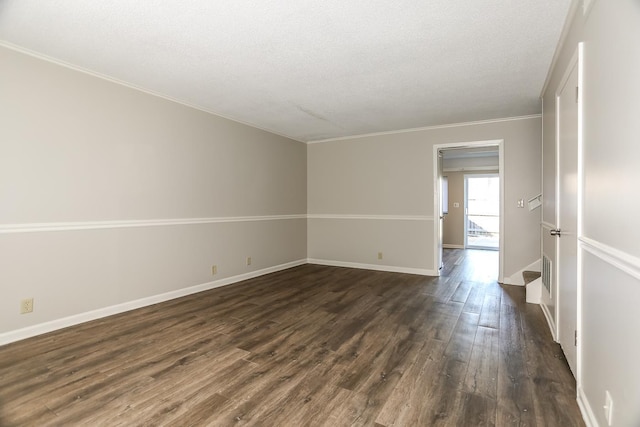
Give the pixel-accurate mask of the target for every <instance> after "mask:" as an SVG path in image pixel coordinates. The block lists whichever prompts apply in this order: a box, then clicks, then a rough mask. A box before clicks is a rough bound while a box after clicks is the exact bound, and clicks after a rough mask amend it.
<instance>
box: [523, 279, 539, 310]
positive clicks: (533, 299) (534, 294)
mask: <svg viewBox="0 0 640 427" xmlns="http://www.w3.org/2000/svg"><path fill="white" fill-rule="evenodd" d="M541 276H542V274H541V273H540V272H539V271H523V272H522V278H523V279H524V285H525V286H526V288H527V302H528V303H531V304H540V298H541V296H542V277H541Z"/></svg>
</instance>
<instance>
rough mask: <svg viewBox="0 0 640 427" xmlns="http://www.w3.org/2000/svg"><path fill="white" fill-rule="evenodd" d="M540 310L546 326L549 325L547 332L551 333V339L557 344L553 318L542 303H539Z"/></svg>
mask: <svg viewBox="0 0 640 427" xmlns="http://www.w3.org/2000/svg"><path fill="white" fill-rule="evenodd" d="M540 308H541V309H542V314H544V317H545V318H546V319H547V325H549V331H550V332H551V337H552V338H553V340H554V341H555V342H558V337H557V335H556V322H554V321H553V317H551V312H550V311H549V307H547V305H546V304H545V303H544V302H541V303H540Z"/></svg>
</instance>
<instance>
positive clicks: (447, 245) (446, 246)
mask: <svg viewBox="0 0 640 427" xmlns="http://www.w3.org/2000/svg"><path fill="white" fill-rule="evenodd" d="M442 247H443V248H444V249H464V245H450V244H448V243H443V244H442Z"/></svg>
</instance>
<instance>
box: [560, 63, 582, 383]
mask: <svg viewBox="0 0 640 427" xmlns="http://www.w3.org/2000/svg"><path fill="white" fill-rule="evenodd" d="M578 59H579V54H576V56H575V57H574V59H573V60H572V61H571V63H570V64H569V66H568V68H567V72H566V73H565V76H564V78H563V79H562V81H561V83H560V85H559V87H558V91H557V92H556V122H557V126H556V131H557V139H556V141H557V144H556V145H557V148H556V149H557V165H556V174H557V186H558V187H557V192H556V198H557V200H556V212H557V216H556V218H557V224H556V225H557V229H558V230H559V233H560V234H559V235H558V236H557V242H556V245H557V250H556V257H557V259H556V262H555V265H556V278H557V279H556V280H557V282H556V287H555V288H556V295H557V304H556V325H557V329H558V330H557V337H558V342H559V343H560V345H561V347H562V350H563V351H564V354H565V356H566V358H567V362H568V363H569V367H570V368H571V371H572V372H573V374H574V376H576V377H577V376H578V375H577V374H578V348H577V345H578V304H579V301H578V235H579V227H578V216H579V215H578V208H579V203H578V201H579V197H578V191H579V181H580V174H579V145H580V144H579V137H580V134H579V124H580V119H579V117H580V112H581V108H580V104H579V103H580V102H581V100H580V89H579V71H580V70H579V60H578Z"/></svg>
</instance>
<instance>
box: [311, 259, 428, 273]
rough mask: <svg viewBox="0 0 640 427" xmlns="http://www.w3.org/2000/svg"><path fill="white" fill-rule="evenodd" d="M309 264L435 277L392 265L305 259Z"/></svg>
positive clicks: (417, 269)
mask: <svg viewBox="0 0 640 427" xmlns="http://www.w3.org/2000/svg"><path fill="white" fill-rule="evenodd" d="M307 262H308V263H309V264H317V265H328V266H330V267H347V268H359V269H361V270H375V271H388V272H391V273H408V274H419V275H421V276H437V275H438V274H437V272H435V271H433V270H427V269H422V268H410V267H397V266H394V265H377V264H363V263H359V262H345V261H334V260H328V259H317V258H309V259H307Z"/></svg>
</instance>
